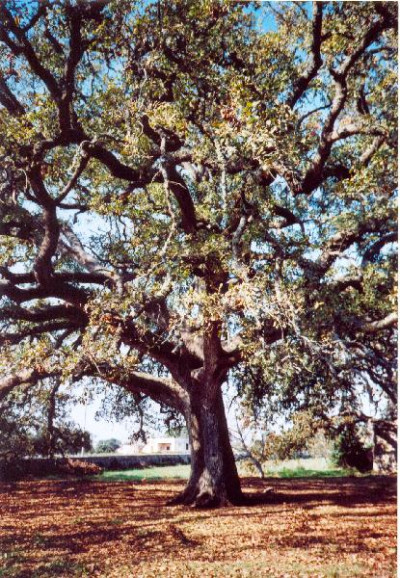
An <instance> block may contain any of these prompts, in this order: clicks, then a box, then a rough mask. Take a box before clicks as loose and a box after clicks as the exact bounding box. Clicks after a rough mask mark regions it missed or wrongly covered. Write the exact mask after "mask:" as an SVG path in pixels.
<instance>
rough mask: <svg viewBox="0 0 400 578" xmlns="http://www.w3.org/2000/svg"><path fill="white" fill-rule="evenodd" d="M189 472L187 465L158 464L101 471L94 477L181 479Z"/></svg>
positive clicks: (124, 479)
mask: <svg viewBox="0 0 400 578" xmlns="http://www.w3.org/2000/svg"><path fill="white" fill-rule="evenodd" d="M189 474H190V466H189V465H178V466H158V467H150V468H143V469H138V470H118V471H108V472H103V473H102V474H101V475H100V476H96V477H95V478H94V479H96V480H102V481H110V482H127V481H133V482H141V481H150V480H167V479H174V478H175V479H176V478H177V479H182V480H187V479H188V478H189Z"/></svg>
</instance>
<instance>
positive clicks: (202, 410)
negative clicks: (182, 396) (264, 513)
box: [172, 388, 243, 508]
mask: <svg viewBox="0 0 400 578" xmlns="http://www.w3.org/2000/svg"><path fill="white" fill-rule="evenodd" d="M186 422H187V426H188V431H189V439H190V447H191V475H190V478H189V481H188V484H187V486H186V488H185V490H184V491H183V492H182V494H180V495H179V496H177V498H175V499H174V500H173V501H172V503H174V504H186V505H192V506H193V507H200V508H201V507H203V508H204V507H210V508H211V507H219V506H225V505H229V504H239V503H240V502H242V500H243V495H242V491H241V488H240V480H239V476H238V473H237V469H236V464H235V458H234V455H233V451H232V447H231V443H230V440H229V431H228V424H227V421H226V416H225V408H224V403H223V399H222V393H221V390H220V389H219V388H218V391H217V393H216V395H215V396H213V399H204V398H202V397H200V396H199V395H192V396H191V397H190V407H189V408H188V411H187V414H186Z"/></svg>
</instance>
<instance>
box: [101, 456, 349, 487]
mask: <svg viewBox="0 0 400 578" xmlns="http://www.w3.org/2000/svg"><path fill="white" fill-rule="evenodd" d="M238 466H239V472H240V464H238ZM354 473H355V472H354V471H353V470H344V469H341V468H334V467H332V466H330V464H329V463H327V462H326V461H325V460H318V459H316V460H313V459H303V460H288V461H286V462H281V463H274V462H269V463H268V464H267V467H266V468H265V474H266V476H267V477H269V476H273V477H278V478H284V479H290V478H339V477H342V476H349V475H354ZM189 475H190V465H177V466H154V467H148V468H141V469H132V470H115V471H105V472H103V473H102V474H100V475H99V476H93V477H92V478H91V479H93V480H98V481H109V482H129V481H132V482H142V481H152V480H171V479H181V480H187V479H188V478H189ZM243 475H244V476H246V474H245V473H244V474H243Z"/></svg>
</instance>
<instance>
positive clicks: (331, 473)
mask: <svg viewBox="0 0 400 578" xmlns="http://www.w3.org/2000/svg"><path fill="white" fill-rule="evenodd" d="M352 473H353V471H352V470H341V469H332V470H307V469H306V468H303V467H302V466H300V467H299V468H295V469H290V468H282V469H281V470H279V471H278V472H277V474H278V476H279V477H280V478H341V477H343V476H348V475H352ZM277 474H276V473H275V474H274V475H277ZM268 475H269V472H267V476H268Z"/></svg>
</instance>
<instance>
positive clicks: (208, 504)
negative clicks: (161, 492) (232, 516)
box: [167, 490, 246, 509]
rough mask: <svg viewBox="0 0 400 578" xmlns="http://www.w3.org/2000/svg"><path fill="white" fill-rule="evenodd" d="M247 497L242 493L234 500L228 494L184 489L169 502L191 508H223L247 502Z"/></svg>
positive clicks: (169, 504)
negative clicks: (220, 494) (221, 494)
mask: <svg viewBox="0 0 400 578" xmlns="http://www.w3.org/2000/svg"><path fill="white" fill-rule="evenodd" d="M245 501H246V500H245V497H244V496H243V495H240V496H239V497H236V498H235V499H234V500H233V499H229V498H227V497H226V496H217V495H215V494H213V493H211V492H198V491H197V492H196V491H186V490H185V491H184V492H182V493H181V494H178V495H177V496H175V498H173V499H172V500H170V501H169V502H167V505H168V506H176V505H183V506H190V507H191V508H199V509H200V508H202V509H206V508H223V507H227V506H239V505H241V504H244V503H245Z"/></svg>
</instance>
